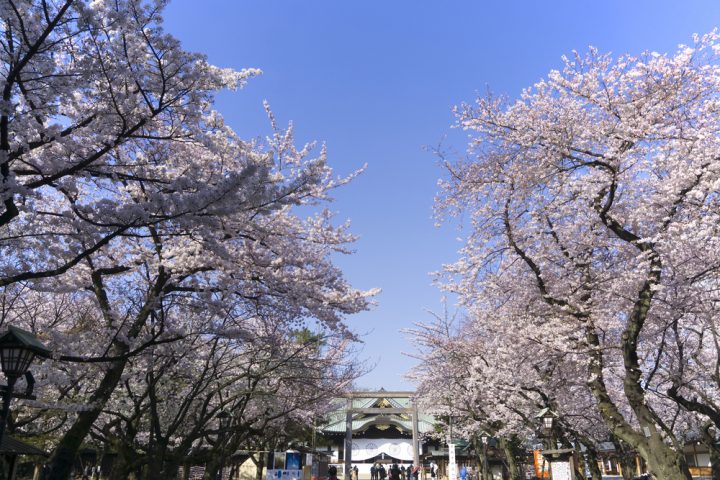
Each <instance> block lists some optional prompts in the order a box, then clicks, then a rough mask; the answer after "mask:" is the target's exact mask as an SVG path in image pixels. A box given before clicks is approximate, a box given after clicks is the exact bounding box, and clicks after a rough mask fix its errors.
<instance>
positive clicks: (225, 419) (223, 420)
mask: <svg viewBox="0 0 720 480" xmlns="http://www.w3.org/2000/svg"><path fill="white" fill-rule="evenodd" d="M231 418H232V415H230V414H229V413H228V412H226V411H225V410H223V411H221V412H220V413H218V414H217V419H218V422H219V423H220V430H222V431H223V432H222V433H225V432H224V431H225V430H227V428H228V427H229V426H230V419H231Z"/></svg>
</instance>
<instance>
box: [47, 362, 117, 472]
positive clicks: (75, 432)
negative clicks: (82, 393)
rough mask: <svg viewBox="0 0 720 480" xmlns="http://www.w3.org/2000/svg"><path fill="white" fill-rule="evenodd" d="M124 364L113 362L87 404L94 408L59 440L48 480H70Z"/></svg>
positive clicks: (82, 413)
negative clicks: (83, 447) (80, 450)
mask: <svg viewBox="0 0 720 480" xmlns="http://www.w3.org/2000/svg"><path fill="white" fill-rule="evenodd" d="M126 364H127V361H126V360H120V361H116V362H113V363H112V364H111V366H110V368H109V369H108V370H107V371H106V372H105V376H104V377H103V379H102V381H101V382H100V386H99V387H98V389H97V390H95V393H93V395H92V397H90V400H89V402H88V403H89V404H90V405H94V406H95V408H93V409H91V410H84V411H82V412H79V413H78V416H77V419H75V422H74V423H73V425H72V426H71V427H70V429H69V430H68V431H67V432H66V433H65V435H63V437H62V438H61V439H60V443H59V444H58V446H57V447H56V448H55V450H54V452H53V454H52V456H51V457H50V462H49V464H50V472H49V474H48V480H67V479H69V478H70V474H71V473H72V468H73V463H74V462H75V456H76V455H77V451H78V449H79V448H80V445H82V442H83V440H85V437H86V436H87V434H88V433H89V432H90V429H91V428H92V425H93V423H95V420H97V418H98V416H99V415H100V412H101V409H102V406H104V405H105V403H106V402H107V401H108V399H109V398H110V396H111V395H112V392H113V390H115V387H116V386H117V384H118V382H119V381H120V378H121V376H122V373H123V370H125V365H126Z"/></svg>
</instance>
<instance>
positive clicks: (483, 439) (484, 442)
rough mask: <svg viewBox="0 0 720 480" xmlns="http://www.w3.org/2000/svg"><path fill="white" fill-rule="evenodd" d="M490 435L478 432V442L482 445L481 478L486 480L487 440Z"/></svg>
mask: <svg viewBox="0 0 720 480" xmlns="http://www.w3.org/2000/svg"><path fill="white" fill-rule="evenodd" d="M489 439H490V436H489V435H488V434H487V433H486V432H482V433H481V434H480V442H482V446H483V464H482V478H483V480H488V453H487V452H488V440H489Z"/></svg>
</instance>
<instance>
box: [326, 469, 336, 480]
mask: <svg viewBox="0 0 720 480" xmlns="http://www.w3.org/2000/svg"><path fill="white" fill-rule="evenodd" d="M328 480H338V478H337V467H336V466H335V465H330V468H328Z"/></svg>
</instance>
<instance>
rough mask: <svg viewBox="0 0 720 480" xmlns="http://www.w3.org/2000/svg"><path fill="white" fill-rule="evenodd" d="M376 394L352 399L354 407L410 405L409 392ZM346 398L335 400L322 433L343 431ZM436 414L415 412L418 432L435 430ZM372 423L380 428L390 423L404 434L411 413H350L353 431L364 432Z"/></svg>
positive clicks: (407, 428) (408, 426) (409, 422)
mask: <svg viewBox="0 0 720 480" xmlns="http://www.w3.org/2000/svg"><path fill="white" fill-rule="evenodd" d="M377 394H378V396H377V397H370V398H352V400H351V401H352V407H353V408H388V409H391V408H412V399H411V398H410V397H409V395H403V396H400V395H392V396H390V395H391V394H390V392H388V394H389V395H385V394H384V393H383V392H382V391H380V392H377ZM347 403H348V400H347V399H346V398H342V399H338V401H337V409H336V410H335V411H333V412H331V413H330V414H329V415H328V417H327V420H328V424H327V425H326V426H325V427H323V428H322V431H323V432H324V433H344V432H345V411H346V408H347ZM434 424H435V417H433V416H432V415H428V414H425V413H422V412H418V433H420V434H421V435H422V434H424V433H428V432H432V431H434V429H435V427H434ZM373 425H375V426H376V427H377V428H379V429H380V430H383V428H382V427H385V428H388V427H390V426H395V427H398V428H399V429H400V430H402V431H404V432H406V433H412V415H411V414H410V413H401V414H397V413H391V414H382V413H377V414H375V413H373V414H367V413H356V414H354V415H353V421H352V430H353V432H354V433H356V432H363V431H365V430H367V429H368V428H370V427H371V426H373Z"/></svg>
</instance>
